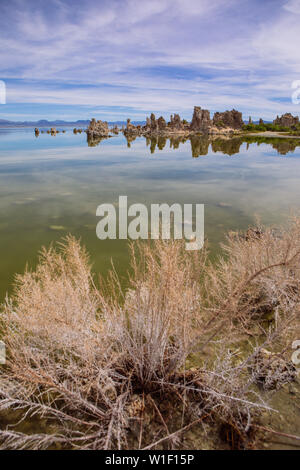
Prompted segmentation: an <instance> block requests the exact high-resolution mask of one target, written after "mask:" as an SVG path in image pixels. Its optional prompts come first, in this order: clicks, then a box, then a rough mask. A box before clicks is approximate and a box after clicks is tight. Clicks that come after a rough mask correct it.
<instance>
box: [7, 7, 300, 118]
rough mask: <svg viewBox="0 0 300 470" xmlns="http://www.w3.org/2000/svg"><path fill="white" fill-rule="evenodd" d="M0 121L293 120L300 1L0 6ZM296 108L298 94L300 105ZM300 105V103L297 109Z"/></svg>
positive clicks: (299, 70) (299, 58)
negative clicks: (203, 112)
mask: <svg viewBox="0 0 300 470" xmlns="http://www.w3.org/2000/svg"><path fill="white" fill-rule="evenodd" d="M0 7H1V8H0V12H1V16H0V44H1V49H0V80H3V81H4V82H5V84H6V88H7V103H6V104H5V105H3V104H1V105H0V119H13V120H26V119H31V120H32V119H41V118H47V119H67V120H73V119H88V118H91V117H96V118H103V119H108V120H117V119H124V118H126V117H129V116H130V117H132V118H134V119H141V120H143V119H144V118H145V115H146V114H149V112H151V111H154V112H155V113H157V114H162V115H163V116H165V117H169V115H170V113H173V112H179V113H180V114H181V115H182V116H183V117H185V118H188V119H189V118H190V117H191V114H192V109H193V106H194V105H199V106H201V107H203V108H208V109H210V110H211V111H216V110H219V111H223V110H225V109H232V108H233V107H235V108H236V109H238V110H241V111H242V112H243V114H244V117H245V118H248V116H249V115H251V116H252V117H253V118H254V119H257V118H259V117H263V118H265V119H272V118H273V117H274V115H276V114H277V113H280V114H281V113H283V112H286V111H289V112H292V113H293V114H298V115H299V114H300V104H295V103H294V104H293V103H292V100H291V95H292V92H293V91H295V90H293V89H292V83H293V81H296V80H299V88H300V47H299V44H300V0H263V1H262V0H92V1H90V0H84V1H83V0H80V1H79V0H47V1H45V0H26V1H24V0H10V1H7V0H0ZM299 98H300V93H299ZM299 101H300V100H299Z"/></svg>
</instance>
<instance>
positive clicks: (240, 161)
mask: <svg viewBox="0 0 300 470" xmlns="http://www.w3.org/2000/svg"><path fill="white" fill-rule="evenodd" d="M268 142H270V143H261V142H255V139H254V138H251V139H248V141H245V139H244V140H243V139H240V138H238V139H234V140H231V141H220V140H217V141H215V142H213V143H212V144H211V143H210V142H208V141H207V140H206V139H205V138H198V137H195V138H194V139H193V140H192V141H190V140H187V141H185V142H180V140H179V139H175V140H174V141H171V142H170V141H169V140H166V139H158V140H152V141H146V139H145V138H143V137H141V138H137V139H136V140H135V141H133V142H131V143H130V144H129V145H130V147H129V146H128V144H127V141H126V139H125V138H124V136H123V135H119V136H116V137H113V138H110V139H106V140H103V141H101V142H100V143H99V144H98V145H94V146H88V144H87V140H86V134H85V133H82V134H77V135H74V134H73V131H72V129H70V128H66V133H64V134H63V133H59V134H57V135H56V136H51V135H48V134H46V133H45V134H40V136H39V137H38V138H36V137H35V135H34V132H33V129H0V193H1V198H0V255H1V264H0V298H1V300H2V299H3V297H4V295H5V293H6V292H7V291H8V292H10V291H11V286H12V283H13V279H14V275H15V273H17V272H19V273H20V272H23V271H24V269H25V266H26V263H28V265H29V266H30V267H34V265H35V263H36V261H37V253H38V251H39V250H40V248H41V246H42V245H46V246H48V245H49V244H50V243H51V241H55V240H59V239H61V238H62V237H63V236H64V235H66V234H67V233H72V234H74V235H75V236H76V237H81V239H82V242H83V244H84V245H85V246H86V247H87V249H88V251H89V253H90V255H91V260H92V262H93V266H94V270H95V272H101V273H104V274H105V272H107V269H108V268H109V267H110V259H111V258H112V259H113V262H114V265H115V267H116V269H117V270H118V272H119V273H120V274H121V275H122V276H124V275H125V274H126V270H127V268H128V252H127V243H126V241H119V240H105V241H100V240H98V239H97V237H96V225H97V222H98V221H99V218H97V217H96V208H97V206H98V205H99V204H102V203H114V204H116V206H117V203H118V198H119V195H127V196H128V204H129V205H130V204H132V203H136V202H139V203H144V204H146V205H147V206H150V204H151V203H163V202H166V203H168V204H172V203H174V202H177V203H201V204H205V236H206V238H208V240H209V242H210V246H211V249H212V251H213V252H217V250H218V246H219V243H220V241H222V240H224V234H225V233H226V232H227V231H228V230H237V229H244V228H247V227H248V225H249V224H251V223H253V222H254V220H255V216H256V215H257V216H260V218H261V220H262V222H264V223H267V224H272V223H278V222H283V223H284V221H285V220H286V218H287V217H288V215H289V213H290V212H291V211H294V213H299V209H300V147H299V146H297V143H295V142H294V141H290V142H287V139H286V140H281V141H280V142H277V141H276V142H275V141H268ZM274 142H275V143H274ZM258 144H259V145H258Z"/></svg>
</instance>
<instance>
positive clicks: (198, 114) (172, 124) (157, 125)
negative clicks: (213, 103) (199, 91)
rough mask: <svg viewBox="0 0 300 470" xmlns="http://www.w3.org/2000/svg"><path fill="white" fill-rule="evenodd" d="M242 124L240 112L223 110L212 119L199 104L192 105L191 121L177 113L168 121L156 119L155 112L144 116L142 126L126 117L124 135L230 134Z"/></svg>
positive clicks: (240, 127) (160, 118)
mask: <svg viewBox="0 0 300 470" xmlns="http://www.w3.org/2000/svg"><path fill="white" fill-rule="evenodd" d="M243 125H244V122H243V119H242V113H239V112H238V111H236V110H235V109H233V110H232V111H225V112H224V113H215V114H214V117H213V119H211V118H210V112H209V110H207V109H201V107H200V106H195V107H194V113H193V118H192V121H191V123H188V122H187V121H185V120H184V119H183V120H182V119H181V117H180V116H179V114H174V115H171V117H170V121H169V122H166V120H165V119H164V118H163V117H162V116H160V117H159V118H158V119H156V117H155V114H153V113H152V114H151V116H150V118H149V117H147V118H146V124H145V125H144V126H140V125H138V126H135V125H133V124H132V123H131V122H130V119H127V125H126V129H125V130H124V134H125V135H126V136H139V135H144V136H146V137H149V136H159V135H161V136H169V135H173V134H180V135H186V136H188V135H193V134H199V133H201V134H230V133H234V132H235V131H237V130H240V129H242V127H243Z"/></svg>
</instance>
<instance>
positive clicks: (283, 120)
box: [273, 113, 299, 128]
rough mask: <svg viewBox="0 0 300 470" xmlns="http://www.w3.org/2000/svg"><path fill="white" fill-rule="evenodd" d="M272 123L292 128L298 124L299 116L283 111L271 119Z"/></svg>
mask: <svg viewBox="0 0 300 470" xmlns="http://www.w3.org/2000/svg"><path fill="white" fill-rule="evenodd" d="M273 124H275V125H278V126H283V127H289V128H292V127H293V126H296V125H297V124H299V117H298V116H293V115H292V114H291V113H285V114H283V115H282V116H281V117H279V116H277V118H276V119H275V120H274V121H273Z"/></svg>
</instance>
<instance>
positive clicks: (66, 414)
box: [0, 219, 300, 449]
mask: <svg viewBox="0 0 300 470" xmlns="http://www.w3.org/2000/svg"><path fill="white" fill-rule="evenodd" d="M224 250H225V253H226V255H225V256H224V258H220V260H219V261H218V262H217V263H214V264H212V263H210V262H209V261H208V260H207V257H206V252H205V251H204V250H202V251H200V252H187V251H185V250H184V243H182V242H181V241H168V242H163V241H158V242H156V243H154V244H151V245H150V244H147V243H134V244H132V245H131V255H132V256H131V260H132V275H131V278H130V288H129V289H127V291H126V292H124V291H123V290H122V288H121V286H120V283H119V280H118V277H117V275H116V273H115V272H114V271H112V272H111V275H110V278H109V280H108V281H107V282H106V283H104V281H103V283H102V284H101V288H97V287H96V286H95V284H94V281H93V277H92V275H91V269H90V266H89V261H88V256H87V254H86V252H85V250H84V249H83V248H81V246H80V244H79V242H78V241H76V240H75V239H74V238H73V237H68V238H67V239H66V240H65V241H64V243H63V244H61V245H60V246H59V247H58V249H54V248H51V249H49V250H48V251H47V250H43V252H42V254H41V258H40V262H39V265H38V267H37V269H36V271H35V272H26V273H25V274H24V275H22V276H19V277H18V279H17V283H16V288H15V294H14V296H13V297H12V298H11V299H7V301H6V304H5V306H4V307H3V309H2V313H1V317H0V318H1V320H0V321H1V327H0V331H2V338H1V339H2V340H3V341H4V342H5V343H6V347H7V353H8V358H7V364H6V365H5V366H1V368H0V412H2V413H3V412H5V411H6V410H10V411H11V410H15V411H16V413H17V416H18V418H21V422H19V423H16V424H15V425H13V423H11V426H7V427H3V426H2V429H1V431H0V442H1V448H3V449H7V448H9V449H11V448H12V449H21V448H32V449H40V448H41V449H44V448H52V447H54V448H58V447H59V448H88V449H110V448H112V449H116V448H119V449H126V448H146V447H147V448H162V447H163V446H167V447H169V448H174V447H182V446H184V434H185V432H186V431H187V430H188V429H189V428H190V427H191V426H192V425H193V426H201V425H204V423H205V426H207V425H210V423H214V425H217V426H218V428H219V429H220V431H221V430H222V433H223V434H224V435H226V436H227V437H228V435H229V434H230V436H231V437H230V439H231V442H232V446H233V447H235V448H244V447H247V446H248V447H249V446H250V447H251V445H252V446H253V442H254V435H255V433H254V431H253V430H254V427H253V425H254V423H255V422H257V420H258V419H259V414H260V412H261V411H262V410H269V408H268V406H267V404H265V403H264V401H263V400H262V398H261V396H260V394H259V388H257V386H256V385H255V384H256V383H257V382H259V381H261V378H262V377H261V376H262V373H263V372H262V371H263V369H262V368H261V367H260V368H258V367H257V360H258V357H260V356H259V355H260V354H261V351H262V348H266V347H269V349H270V350H271V351H272V352H276V353H280V355H281V356H280V357H281V359H282V361H287V363H288V361H289V358H290V344H291V341H292V340H293V339H297V338H299V306H300V303H299V294H300V271H299V267H300V265H299V261H300V220H299V219H294V220H293V221H292V222H291V223H290V225H289V226H288V227H285V228H283V229H276V230H275V229H272V228H270V229H265V228H263V227H258V228H256V229H249V230H248V232H247V233H246V234H231V235H229V237H228V241H227V244H226V246H225V247H224ZM241 344H243V347H242V348H241ZM193 361H194V362H195V364H196V366H195V367H193V368H191V367H190V366H189V367H187V365H188V364H189V363H191V362H193ZM195 364H194V365H195ZM280 367H281V368H277V369H276V368H275V369H274V370H275V375H276V374H277V375H278V380H275V386H276V383H281V382H280V381H282V380H281V379H282V377H283V375H282V374H283V373H284V374H285V375H284V377H285V380H288V379H289V377H286V371H284V370H283V369H282V362H281V365H280ZM276 377H277V376H276ZM291 379H292V378H291ZM30 419H33V420H35V422H36V421H37V422H42V421H43V422H45V420H46V423H47V425H46V429H47V432H45V433H42V432H33V431H30V432H28V431H24V429H23V428H22V422H23V421H24V420H30ZM157 423H159V424H157ZM41 429H42V427H41ZM224 430H225V431H224Z"/></svg>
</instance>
